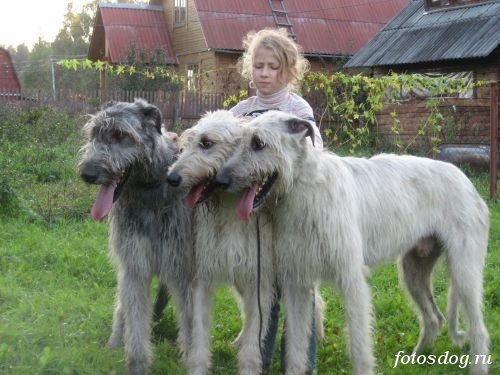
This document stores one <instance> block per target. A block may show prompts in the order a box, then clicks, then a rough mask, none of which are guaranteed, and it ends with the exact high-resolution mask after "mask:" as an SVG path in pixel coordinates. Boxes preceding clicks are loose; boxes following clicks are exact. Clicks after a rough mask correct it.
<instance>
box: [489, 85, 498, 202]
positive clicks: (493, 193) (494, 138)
mask: <svg viewBox="0 0 500 375" xmlns="http://www.w3.org/2000/svg"><path fill="white" fill-rule="evenodd" d="M498 143H499V128H498V82H492V83H491V85H490V198H491V199H492V200H493V201H495V202H496V200H497V163H498Z"/></svg>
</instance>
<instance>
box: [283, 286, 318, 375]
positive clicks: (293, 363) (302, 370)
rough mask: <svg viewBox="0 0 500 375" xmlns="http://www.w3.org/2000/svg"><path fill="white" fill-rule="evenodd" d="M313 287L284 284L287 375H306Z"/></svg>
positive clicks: (312, 311)
mask: <svg viewBox="0 0 500 375" xmlns="http://www.w3.org/2000/svg"><path fill="white" fill-rule="evenodd" d="M313 290H314V287H313V285H297V284H293V285H292V284H287V283H284V285H283V287H282V293H283V302H284V304H285V330H286V332H285V335H284V336H285V348H286V353H285V362H286V369H285V372H286V374H290V375H292V374H293V375H296V374H301V375H302V374H306V373H307V371H308V369H309V366H308V361H309V359H308V348H309V342H310V340H311V335H312V323H313V321H314V318H313V314H314V308H313V303H311V301H312V292H313Z"/></svg>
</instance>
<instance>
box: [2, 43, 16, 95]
mask: <svg viewBox="0 0 500 375" xmlns="http://www.w3.org/2000/svg"><path fill="white" fill-rule="evenodd" d="M20 92H21V83H20V82H19V78H18V77H17V73H16V69H15V67H14V63H13V62H12V59H11V57H10V53H9V51H7V50H6V49H4V48H0V95H3V96H4V97H7V95H12V94H18V93H20Z"/></svg>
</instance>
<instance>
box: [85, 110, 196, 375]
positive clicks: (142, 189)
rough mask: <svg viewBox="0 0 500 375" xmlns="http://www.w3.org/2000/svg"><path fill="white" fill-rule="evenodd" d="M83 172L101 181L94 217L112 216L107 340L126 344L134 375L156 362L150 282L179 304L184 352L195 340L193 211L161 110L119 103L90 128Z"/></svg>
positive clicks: (90, 179) (111, 343)
mask: <svg viewBox="0 0 500 375" xmlns="http://www.w3.org/2000/svg"><path fill="white" fill-rule="evenodd" d="M84 132H85V134H86V136H87V139H88V142H87V143H86V144H85V146H84V147H83V148H82V150H81V157H80V161H79V165H78V167H79V173H80V176H81V178H82V179H83V180H84V181H86V182H88V183H90V184H96V185H101V189H100V192H99V194H98V196H97V199H96V201H95V203H94V205H93V207H92V211H91V212H92V216H93V217H94V219H95V220H98V221H100V220H103V219H104V218H105V217H106V216H107V215H108V214H109V216H110V220H109V229H110V237H109V247H110V252H111V255H112V258H113V260H114V261H115V263H116V266H117V269H118V293H117V303H116V309H115V313H114V317H113V330H112V334H111V337H110V339H109V342H108V345H109V346H110V347H116V346H118V345H120V344H121V340H122V336H123V337H124V342H125V352H126V357H127V368H128V372H129V373H130V374H145V373H147V372H148V369H149V368H150V365H151V363H152V350H151V342H150V341H151V340H150V334H151V332H150V331H151V315H152V312H151V302H150V285H151V281H152V278H153V276H155V275H156V276H157V277H158V278H159V280H160V283H161V284H162V285H163V286H164V285H168V287H169V292H170V293H171V295H172V297H173V299H174V302H175V304H176V313H177V321H178V326H179V336H178V343H179V346H180V350H181V352H185V351H186V347H187V346H188V344H189V337H190V330H191V328H190V324H191V319H192V318H191V311H192V306H191V301H192V297H191V288H190V282H191V279H192V276H193V265H192V257H193V247H192V237H191V230H192V228H191V225H192V223H191V216H192V215H191V212H190V211H189V210H187V209H186V208H185V207H184V206H183V205H182V202H181V200H180V199H179V197H177V196H176V194H175V192H174V191H173V189H171V188H170V187H169V186H168V185H167V184H166V183H165V182H164V180H165V176H166V174H167V169H168V167H169V165H171V164H172V163H173V161H174V158H175V156H176V153H177V149H176V145H175V143H174V142H173V141H171V140H169V139H167V138H166V137H164V136H163V135H162V133H161V114H160V112H159V110H158V109H157V108H156V107H155V106H153V105H150V104H148V103H147V102H145V101H143V100H136V101H135V102H134V103H114V104H112V105H110V106H109V107H107V108H105V109H104V110H103V111H101V112H99V113H97V115H95V116H94V117H92V119H91V120H90V121H89V122H88V123H87V124H86V125H85V127H84Z"/></svg>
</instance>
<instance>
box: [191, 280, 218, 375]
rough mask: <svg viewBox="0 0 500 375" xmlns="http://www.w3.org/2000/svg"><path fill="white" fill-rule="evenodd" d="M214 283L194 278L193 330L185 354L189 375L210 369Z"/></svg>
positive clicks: (201, 374) (196, 374)
mask: <svg viewBox="0 0 500 375" xmlns="http://www.w3.org/2000/svg"><path fill="white" fill-rule="evenodd" d="M214 291H215V288H214V285H212V283H211V282H209V281H206V280H200V279H198V280H196V281H195V282H194V288H193V330H192V338H191V345H190V346H189V351H188V354H187V356H186V359H187V367H188V372H189V374H190V375H205V374H207V373H208V370H209V369H210V364H211V363H210V362H211V351H210V329H211V327H212V306H213V299H214Z"/></svg>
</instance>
